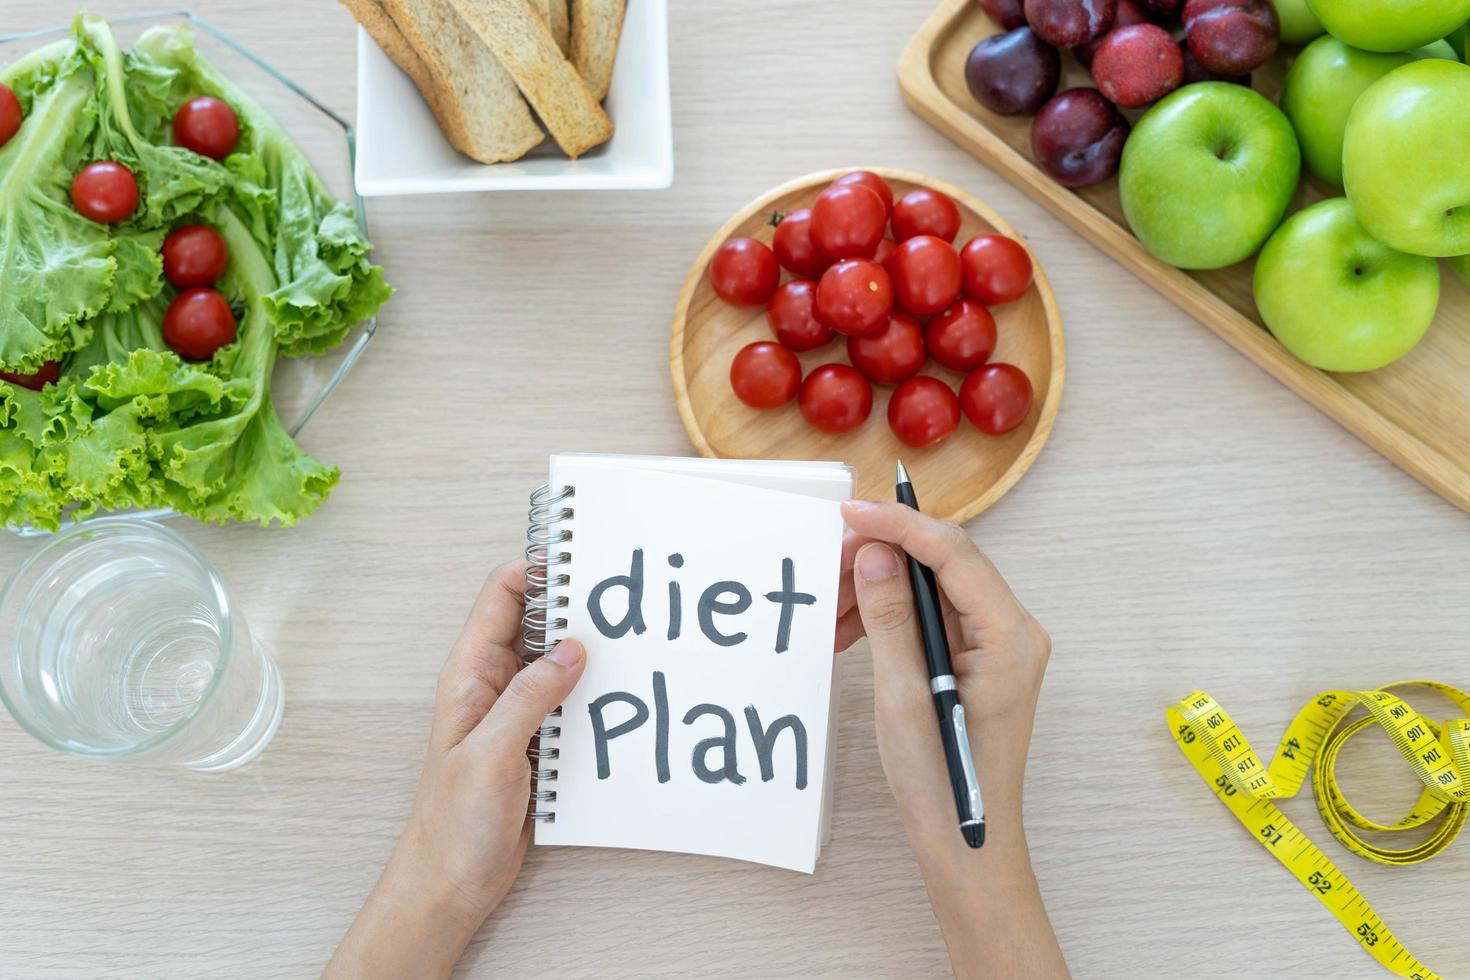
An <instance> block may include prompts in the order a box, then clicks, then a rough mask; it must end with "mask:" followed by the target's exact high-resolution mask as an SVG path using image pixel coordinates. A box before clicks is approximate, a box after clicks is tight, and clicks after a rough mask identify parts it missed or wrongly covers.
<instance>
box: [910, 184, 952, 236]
mask: <svg viewBox="0 0 1470 980" xmlns="http://www.w3.org/2000/svg"><path fill="white" fill-rule="evenodd" d="M959 233H960V209H959V208H958V207H956V206H955V203H954V201H951V200H950V199H949V195H948V194H941V193H939V191H931V190H929V189H928V188H927V187H920V188H918V189H917V190H912V191H909V192H908V193H907V194H905V195H904V196H903V197H901V198H899V199H898V200H897V201H896V202H895V203H894V205H893V237H894V238H896V239H898V240H899V241H900V242H902V241H904V240H905V239H908V238H913V237H914V236H915V235H933V236H934V237H935V238H942V239H944V240H945V241H947V242H953V241H954V236H956V235H958V234H959Z"/></svg>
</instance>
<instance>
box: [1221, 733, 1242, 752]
mask: <svg viewBox="0 0 1470 980" xmlns="http://www.w3.org/2000/svg"><path fill="white" fill-rule="evenodd" d="M1240 742H1241V738H1240V736H1239V735H1231V736H1230V737H1228V738H1224V739H1221V740H1220V748H1222V749H1224V750H1225V751H1226V752H1234V751H1235V750H1236V749H1238V748H1240Z"/></svg>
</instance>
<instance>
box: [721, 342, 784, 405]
mask: <svg viewBox="0 0 1470 980" xmlns="http://www.w3.org/2000/svg"><path fill="white" fill-rule="evenodd" d="M730 387H731V388H734V389H735V397H736V398H739V399H740V400H741V401H743V402H745V404H747V405H749V406H750V407H751V408H759V409H762V410H764V409H767V408H776V407H777V406H780V405H785V404H786V403H787V402H789V401H791V399H793V398H795V397H796V390H797V389H798V388H799V387H801V364H800V363H799V362H798V361H797V360H796V355H795V354H793V353H791V351H789V350H787V349H786V348H785V347H782V346H781V345H780V344H773V343H771V342H770V341H769V340H758V341H756V342H755V343H753V344H746V345H745V346H744V347H742V348H740V353H738V354H736V355H735V360H733V361H731V362H730Z"/></svg>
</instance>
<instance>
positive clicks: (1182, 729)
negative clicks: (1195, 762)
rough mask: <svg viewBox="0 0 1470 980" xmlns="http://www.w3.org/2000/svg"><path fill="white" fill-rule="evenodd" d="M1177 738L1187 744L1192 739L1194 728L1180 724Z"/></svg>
mask: <svg viewBox="0 0 1470 980" xmlns="http://www.w3.org/2000/svg"><path fill="white" fill-rule="evenodd" d="M1179 740H1180V741H1181V742H1183V743H1184V744H1185V745H1189V744H1190V743H1191V742H1193V741H1194V729H1193V728H1190V727H1189V726H1188V725H1180V726H1179Z"/></svg>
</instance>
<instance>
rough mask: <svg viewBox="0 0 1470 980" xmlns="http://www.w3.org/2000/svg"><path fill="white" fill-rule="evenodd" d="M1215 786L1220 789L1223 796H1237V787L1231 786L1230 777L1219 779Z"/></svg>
mask: <svg viewBox="0 0 1470 980" xmlns="http://www.w3.org/2000/svg"><path fill="white" fill-rule="evenodd" d="M1215 785H1216V786H1218V787H1220V795H1221V796H1234V795H1235V787H1234V786H1233V785H1232V784H1231V782H1230V777H1229V776H1221V777H1220V778H1219V779H1216V780H1215Z"/></svg>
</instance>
